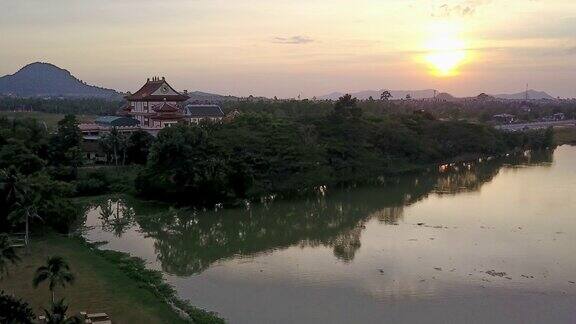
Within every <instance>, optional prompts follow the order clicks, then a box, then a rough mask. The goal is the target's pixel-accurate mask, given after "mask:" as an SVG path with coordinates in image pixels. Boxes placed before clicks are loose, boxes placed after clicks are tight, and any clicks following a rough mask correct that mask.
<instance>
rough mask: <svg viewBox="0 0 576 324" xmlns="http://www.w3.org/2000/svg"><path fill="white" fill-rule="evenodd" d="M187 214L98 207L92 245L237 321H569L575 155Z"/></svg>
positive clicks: (563, 151)
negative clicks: (139, 264) (133, 261)
mask: <svg viewBox="0 0 576 324" xmlns="http://www.w3.org/2000/svg"><path fill="white" fill-rule="evenodd" d="M385 183H386V184H383V185H382V186H378V187H369V188H355V189H348V190H339V191H330V190H329V191H328V192H327V193H326V194H325V195H322V196H318V197H313V198H307V199H302V200H296V201H275V202H270V203H266V204H258V205H253V206H251V207H250V208H241V209H236V210H219V211H202V212H192V211H185V210H179V209H175V208H170V207H167V206H163V205H157V204H151V203H143V202H138V201H130V200H125V199H115V198H113V199H103V200H102V201H98V202H95V203H94V204H92V205H91V206H89V207H88V211H87V219H86V225H87V226H88V227H87V232H86V237H87V238H88V239H89V240H92V241H108V243H107V244H106V245H104V248H106V249H113V250H118V251H124V252H128V253H130V254H132V255H134V256H138V257H141V258H143V259H145V260H146V261H147V263H148V265H149V267H150V268H154V269H158V270H162V272H163V273H164V274H165V276H166V279H167V281H168V282H169V283H171V284H172V285H174V287H175V288H176V290H177V291H178V293H179V295H180V297H182V298H184V299H189V300H190V301H191V302H192V303H193V304H194V305H197V306H200V307H203V308H206V309H209V310H212V311H216V312H218V313H219V314H220V315H221V316H222V317H224V318H226V319H227V320H228V321H229V322H231V323H383V322H387V323H576V284H575V282H576V147H570V146H562V147H559V148H558V149H556V151H555V152H554V153H553V154H552V153H538V154H535V153H533V154H528V153H526V154H523V155H520V156H513V157H509V158H506V159H491V160H484V161H478V162H475V163H472V164H459V165H452V166H444V167H441V168H439V170H438V172H436V171H431V172H428V173H426V174H422V175H412V176H406V177H401V178H391V179H386V181H385Z"/></svg>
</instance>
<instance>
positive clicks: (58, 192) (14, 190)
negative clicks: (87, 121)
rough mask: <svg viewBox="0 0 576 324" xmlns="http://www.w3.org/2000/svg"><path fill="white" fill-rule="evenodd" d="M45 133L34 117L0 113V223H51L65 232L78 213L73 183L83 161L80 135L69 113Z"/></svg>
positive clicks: (17, 226)
mask: <svg viewBox="0 0 576 324" xmlns="http://www.w3.org/2000/svg"><path fill="white" fill-rule="evenodd" d="M58 130H59V132H58V133H56V134H52V135H50V134H48V133H47V132H46V130H45V128H44V127H42V126H41V125H40V124H39V123H38V122H37V121H35V120H30V119H25V120H8V119H6V118H0V157H1V159H0V198H1V199H0V227H1V228H2V229H3V231H10V230H21V229H23V228H22V225H23V223H24V222H25V220H26V219H29V221H30V222H31V223H32V224H31V227H32V228H37V227H38V226H40V227H43V226H50V227H52V228H54V229H56V230H57V231H60V232H67V231H68V230H69V228H70V226H71V224H73V223H74V221H75V220H76V219H77V217H78V211H77V209H76V208H75V206H74V205H73V204H72V203H71V202H70V201H69V200H68V199H67V197H70V196H72V194H73V186H72V184H70V183H68V182H65V181H63V180H66V181H70V180H73V179H74V178H75V176H76V174H77V169H78V167H79V166H80V165H81V164H82V159H81V151H80V147H79V145H80V141H81V134H80V132H79V130H78V126H77V123H76V120H75V118H74V117H73V116H67V117H66V118H65V119H64V120H62V121H61V122H60V123H59V124H58Z"/></svg>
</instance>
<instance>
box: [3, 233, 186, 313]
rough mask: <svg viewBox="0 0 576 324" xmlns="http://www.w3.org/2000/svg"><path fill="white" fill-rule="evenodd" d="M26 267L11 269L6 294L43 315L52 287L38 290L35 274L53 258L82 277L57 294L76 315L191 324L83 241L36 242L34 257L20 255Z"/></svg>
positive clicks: (51, 239) (51, 236)
mask: <svg viewBox="0 0 576 324" xmlns="http://www.w3.org/2000/svg"><path fill="white" fill-rule="evenodd" d="M19 255H20V256H21V258H22V261H21V262H20V263H18V264H16V265H15V266H11V267H9V273H8V275H7V276H6V277H5V278H4V279H2V280H0V289H2V290H4V291H5V292H7V293H10V294H14V295H16V296H18V297H21V298H23V299H24V300H26V301H28V302H29V303H30V304H31V306H32V307H33V309H34V312H35V313H36V314H37V315H38V314H41V313H42V312H41V310H42V308H43V307H46V308H47V307H48V304H49V300H50V294H49V290H48V287H47V285H46V284H42V285H41V286H40V287H38V289H34V288H33V287H32V278H33V276H34V271H35V270H36V268H38V267H39V266H40V265H42V264H44V263H45V262H46V259H47V258H48V257H49V256H55V255H60V256H62V257H64V258H65V259H66V260H67V261H68V263H69V264H70V267H71V268H72V272H73V273H74V275H75V276H76V281H75V283H74V284H73V285H71V286H69V287H67V288H65V289H64V290H62V289H60V290H56V297H57V298H61V297H64V298H65V299H66V301H67V302H69V303H70V309H69V311H70V314H77V313H78V312H80V311H87V312H88V313H99V312H105V313H108V315H110V316H111V318H112V321H113V322H114V323H186V321H184V320H182V319H181V318H180V317H178V315H177V314H176V313H175V312H174V311H173V310H172V309H171V308H170V307H169V306H168V305H167V304H165V303H163V302H162V301H161V300H160V299H159V298H158V297H156V296H155V295H154V294H152V293H151V292H150V291H148V290H146V289H145V288H141V287H140V286H139V284H138V283H137V282H135V281H133V280H132V279H130V278H129V277H128V276H127V275H126V274H125V273H123V272H122V271H121V270H119V269H118V268H117V267H116V266H115V265H114V264H112V263H110V262H108V261H107V260H106V259H105V258H103V257H101V256H99V255H97V254H96V253H94V252H93V251H91V250H90V249H89V248H88V247H87V246H85V245H84V244H82V243H81V242H80V241H79V240H77V239H71V238H67V237H62V236H57V235H55V234H49V235H47V236H45V237H43V238H37V239H35V240H33V241H32V244H31V246H30V254H29V255H26V254H25V253H24V250H23V249H20V250H19Z"/></svg>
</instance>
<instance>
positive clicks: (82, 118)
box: [0, 111, 96, 131]
mask: <svg viewBox="0 0 576 324" xmlns="http://www.w3.org/2000/svg"><path fill="white" fill-rule="evenodd" d="M2 116H6V117H8V118H13V119H23V118H34V119H36V120H38V121H43V122H45V123H46V127H47V128H48V130H49V131H53V130H55V129H56V127H57V125H58V122H59V121H60V120H62V119H63V118H64V114H50V113H45V112H39V111H32V112H14V111H0V117H2ZM76 118H77V119H78V121H79V122H91V121H93V120H94V119H95V118H96V116H94V115H76Z"/></svg>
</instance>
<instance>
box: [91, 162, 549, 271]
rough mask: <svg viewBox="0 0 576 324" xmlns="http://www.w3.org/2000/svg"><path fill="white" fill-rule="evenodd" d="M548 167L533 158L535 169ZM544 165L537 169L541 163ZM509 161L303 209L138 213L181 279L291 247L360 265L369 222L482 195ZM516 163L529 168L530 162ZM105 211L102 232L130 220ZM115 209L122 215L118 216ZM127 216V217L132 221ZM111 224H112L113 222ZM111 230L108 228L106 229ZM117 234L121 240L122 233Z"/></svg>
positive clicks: (335, 196) (334, 196) (353, 193)
mask: <svg viewBox="0 0 576 324" xmlns="http://www.w3.org/2000/svg"><path fill="white" fill-rule="evenodd" d="M546 159H547V161H549V160H550V155H549V154H548V155H544V159H542V158H539V159H535V158H534V155H532V156H531V157H530V162H529V163H541V162H542V161H543V160H546ZM536 160H537V162H535V161H536ZM505 162H506V163H511V162H510V161H504V160H496V159H494V160H491V161H487V162H484V163H481V164H478V165H472V166H471V167H470V168H468V167H466V168H460V169H459V170H452V171H451V172H445V173H428V174H424V175H412V176H404V177H395V178H390V179H388V180H387V181H386V183H387V185H385V186H381V187H366V188H356V189H351V190H340V191H335V192H332V193H329V194H327V195H326V196H324V197H320V198H308V199H304V200H298V201H292V202H290V201H277V202H274V203H270V204H265V205H264V204H260V205H255V206H253V207H251V208H250V209H249V210H238V209H236V210H226V209H224V210H219V211H211V212H194V211H190V210H182V209H169V210H168V211H166V210H165V209H164V210H163V211H162V212H150V211H149V210H148V208H145V209H143V210H140V208H138V206H137V205H136V206H135V208H136V214H137V216H136V220H137V222H138V224H139V225H140V227H141V229H142V231H143V232H144V233H145V234H146V235H147V236H150V237H152V238H154V240H155V243H154V247H155V249H156V253H157V255H158V260H159V261H160V263H161V265H162V268H163V270H164V271H166V272H168V273H171V274H176V275H190V274H194V273H198V272H201V271H203V270H204V269H206V268H208V267H209V266H210V265H211V264H212V263H214V262H216V261H219V260H223V259H227V258H232V257H234V256H237V255H254V254H258V253H265V252H267V251H271V250H275V249H283V248H288V247H291V246H301V247H306V246H312V247H313V246H327V247H331V248H332V249H333V251H334V255H335V256H336V257H337V258H338V259H340V260H342V261H344V262H350V261H352V260H353V259H354V256H355V254H356V252H357V251H358V250H359V249H360V247H361V243H360V242H361V240H360V239H361V234H362V230H363V228H364V226H365V224H366V223H367V222H368V221H369V220H370V219H377V220H378V221H380V222H383V223H385V224H396V223H398V221H399V220H400V219H402V217H403V209H404V206H406V205H410V204H413V203H415V202H417V201H419V200H421V199H423V198H425V197H426V196H427V195H428V194H429V193H430V192H434V191H442V192H449V193H458V192H462V191H472V190H479V188H480V187H481V185H482V184H483V183H486V182H488V181H490V180H491V179H492V178H493V177H494V176H495V175H496V174H497V173H498V170H499V169H500V167H501V166H502V165H503V163H505ZM513 162H514V163H518V162H520V163H526V162H525V159H524V160H522V159H519V160H514V161H513ZM107 206H109V207H110V208H109V207H106V206H104V207H105V208H102V207H101V209H102V210H103V211H104V210H106V212H103V215H106V216H102V219H103V224H104V220H107V224H118V225H119V226H118V227H119V228H124V227H123V226H120V225H122V224H125V223H124V222H122V221H120V222H116V221H115V220H116V219H123V218H124V217H118V215H122V216H124V215H125V213H124V212H120V213H118V212H116V213H114V212H112V213H110V212H109V211H111V210H114V209H116V210H121V211H123V210H128V211H130V210H132V209H131V208H128V207H126V206H125V205H122V204H120V206H124V208H120V209H118V208H117V207H118V204H114V203H112V204H110V205H107ZM115 207H116V208H115ZM133 214H134V213H133V210H132V212H128V215H133ZM111 220H112V221H111ZM107 227H108V226H107ZM109 228H110V230H111V231H114V232H115V233H118V235H121V234H122V233H123V231H124V230H125V228H124V230H121V231H116V230H115V227H114V226H109Z"/></svg>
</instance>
